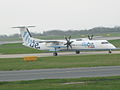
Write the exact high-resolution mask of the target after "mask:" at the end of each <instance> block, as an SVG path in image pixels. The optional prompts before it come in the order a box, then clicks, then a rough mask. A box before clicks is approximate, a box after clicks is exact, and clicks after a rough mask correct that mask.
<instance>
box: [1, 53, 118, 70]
mask: <svg viewBox="0 0 120 90" xmlns="http://www.w3.org/2000/svg"><path fill="white" fill-rule="evenodd" d="M118 65H120V54H106V55H105V54H103V55H79V56H58V57H40V58H38V60H37V61H33V62H27V61H24V60H23V58H0V70H1V71H2V70H30V69H46V68H75V67H97V66H118Z"/></svg>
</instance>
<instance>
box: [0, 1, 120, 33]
mask: <svg viewBox="0 0 120 90" xmlns="http://www.w3.org/2000/svg"><path fill="white" fill-rule="evenodd" d="M21 25H35V26H36V27H35V28H33V29H32V28H31V31H32V32H42V31H47V30H52V29H62V30H64V29H65V30H68V29H90V28H93V27H99V26H105V27H114V26H120V0H0V34H7V35H9V34H14V33H19V30H18V29H12V28H10V27H13V26H21Z"/></svg>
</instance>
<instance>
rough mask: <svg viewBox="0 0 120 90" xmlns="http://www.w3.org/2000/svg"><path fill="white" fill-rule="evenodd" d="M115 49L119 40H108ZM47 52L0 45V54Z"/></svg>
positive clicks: (12, 45)
mask: <svg viewBox="0 0 120 90" xmlns="http://www.w3.org/2000/svg"><path fill="white" fill-rule="evenodd" d="M109 42H110V43H112V44H113V45H115V46H116V47H120V40H119V39H118V40H109ZM43 52H49V51H44V50H36V49H32V48H29V47H25V46H23V45H22V44H21V43H12V44H3V45H0V53H2V54H24V53H43Z"/></svg>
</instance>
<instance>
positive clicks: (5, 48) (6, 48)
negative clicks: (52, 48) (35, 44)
mask: <svg viewBox="0 0 120 90" xmlns="http://www.w3.org/2000/svg"><path fill="white" fill-rule="evenodd" d="M43 52H48V51H42V50H36V49H33V48H29V47H26V46H24V45H22V43H12V44H2V45H0V53H2V54H24V53H43Z"/></svg>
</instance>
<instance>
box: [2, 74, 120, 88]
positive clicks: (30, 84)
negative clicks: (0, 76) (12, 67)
mask: <svg viewBox="0 0 120 90" xmlns="http://www.w3.org/2000/svg"><path fill="white" fill-rule="evenodd" d="M71 82H72V84H66V83H71ZM0 90H120V76H114V77H94V78H76V79H46V80H32V81H14V82H0Z"/></svg>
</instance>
